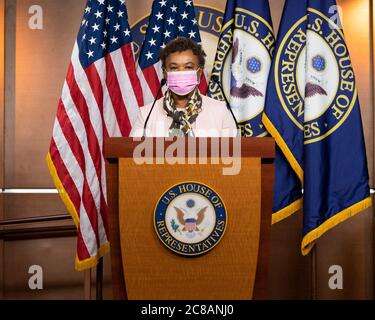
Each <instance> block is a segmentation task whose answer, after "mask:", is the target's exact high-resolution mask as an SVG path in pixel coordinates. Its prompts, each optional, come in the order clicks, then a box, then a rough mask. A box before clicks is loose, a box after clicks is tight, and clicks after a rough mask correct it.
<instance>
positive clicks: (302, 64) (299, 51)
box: [275, 8, 357, 144]
mask: <svg viewBox="0 0 375 320" xmlns="http://www.w3.org/2000/svg"><path fill="white" fill-rule="evenodd" d="M306 26H307V28H306ZM304 30H307V31H306V32H305V31H304ZM275 64H276V65H275V84H276V89H277V93H278V97H279V100H280V102H281V105H282V108H283V109H284V111H285V113H286V114H287V116H288V117H289V119H290V120H291V122H292V123H293V124H294V125H296V126H297V127H298V128H299V129H300V130H302V131H303V132H304V138H305V144H310V143H314V142H317V141H321V140H323V139H324V138H326V137H327V136H329V135H330V134H332V133H333V132H335V131H336V130H337V129H338V128H339V127H340V126H341V125H342V124H343V123H344V122H345V120H346V118H347V117H348V116H349V114H350V112H351V110H352V109H353V107H354V104H355V102H356V99H357V90H356V87H355V80H354V71H353V67H352V64H351V62H350V56H349V52H348V49H347V47H346V44H345V39H344V34H343V32H342V30H341V29H340V28H339V27H338V26H337V25H335V24H334V23H333V22H332V21H331V20H330V19H329V18H328V17H326V16H325V15H324V14H322V13H321V12H319V11H316V10H314V9H311V8H309V17H308V18H307V17H303V18H302V19H301V20H299V21H298V22H297V23H296V24H294V26H293V27H292V28H291V29H290V30H289V32H288V33H287V34H286V35H285V37H284V39H283V40H282V42H281V45H280V47H279V50H278V52H277V54H276V59H275Z"/></svg>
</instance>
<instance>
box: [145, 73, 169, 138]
mask: <svg viewBox="0 0 375 320" xmlns="http://www.w3.org/2000/svg"><path fill="white" fill-rule="evenodd" d="M166 83H167V80H165V79H164V78H163V79H161V81H160V88H159V91H158V94H157V95H156V97H155V99H154V102H153V104H152V107H151V109H150V112H149V113H148V115H147V118H146V121H145V125H144V126H143V136H144V137H146V127H147V123H148V120H149V119H150V115H151V113H152V110H153V109H154V106H155V103H156V100H158V97H159V94H160V93H161V89H162V88H163V87H164V86H165V85H166Z"/></svg>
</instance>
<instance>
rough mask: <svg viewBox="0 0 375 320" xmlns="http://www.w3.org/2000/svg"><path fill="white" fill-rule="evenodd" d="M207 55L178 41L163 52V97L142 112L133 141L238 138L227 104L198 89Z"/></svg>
mask: <svg viewBox="0 0 375 320" xmlns="http://www.w3.org/2000/svg"><path fill="white" fill-rule="evenodd" d="M205 57H206V54H205V52H204V51H203V49H202V47H201V45H200V44H198V43H196V42H194V41H193V40H191V39H189V38H184V37H178V38H176V39H174V40H172V41H171V42H169V43H168V44H167V45H166V46H165V47H164V48H163V49H161V51H160V60H161V63H162V69H163V75H164V79H166V80H164V79H163V80H162V82H161V87H163V86H164V85H165V84H166V85H167V90H166V91H165V94H164V96H163V97H162V98H161V99H159V100H156V99H155V101H154V102H153V103H152V104H149V105H146V106H144V107H141V108H140V109H139V115H138V118H137V120H136V122H135V124H134V126H133V129H132V131H131V133H130V136H131V137H143V136H145V137H175V136H176V137H235V136H237V124H236V120H235V118H234V116H232V114H231V112H230V111H229V110H228V109H227V106H226V103H224V102H221V101H217V100H214V99H212V98H209V97H207V96H204V95H202V94H201V93H200V92H199V90H198V85H199V82H200V79H201V76H202V73H203V70H204V66H205V60H206V59H205Z"/></svg>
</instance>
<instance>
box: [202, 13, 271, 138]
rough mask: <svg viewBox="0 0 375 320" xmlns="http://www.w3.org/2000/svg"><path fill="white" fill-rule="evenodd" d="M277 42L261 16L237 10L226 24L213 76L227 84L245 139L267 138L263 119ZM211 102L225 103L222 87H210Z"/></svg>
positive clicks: (227, 92) (228, 94) (230, 100)
mask: <svg viewBox="0 0 375 320" xmlns="http://www.w3.org/2000/svg"><path fill="white" fill-rule="evenodd" d="M274 45H275V38H274V35H273V30H272V26H271V25H270V24H269V23H268V22H267V21H266V20H264V18H262V17H261V16H259V15H257V14H255V13H254V12H250V11H248V10H245V9H243V8H236V9H235V15H234V18H233V19H232V20H230V21H228V22H227V23H226V24H224V26H223V28H222V34H221V37H220V40H219V43H218V47H217V54H216V61H215V63H214V66H213V70H212V75H214V76H216V77H217V79H218V80H219V81H220V82H221V83H222V84H223V90H224V94H225V96H226V97H228V100H229V102H230V105H231V108H232V110H233V113H234V115H235V116H236V119H237V120H238V123H239V126H240V128H241V131H242V135H243V136H245V137H263V136H265V135H266V134H267V132H266V130H265V128H264V126H263V124H262V121H261V118H262V111H263V109H264V102H265V96H266V89H267V80H268V75H269V70H270V67H271V59H272V55H273V51H274ZM209 92H210V96H211V98H214V99H218V100H224V96H223V93H222V92H221V89H220V87H219V86H218V85H217V84H216V83H215V82H212V81H211V83H210V88H209Z"/></svg>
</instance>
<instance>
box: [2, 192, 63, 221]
mask: <svg viewBox="0 0 375 320" xmlns="http://www.w3.org/2000/svg"><path fill="white" fill-rule="evenodd" d="M67 213H68V211H67V210H66V208H65V206H64V205H63V203H62V201H61V200H60V196H59V195H58V194H6V195H4V218H6V219H16V218H26V217H35V216H44V215H55V214H67Z"/></svg>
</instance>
